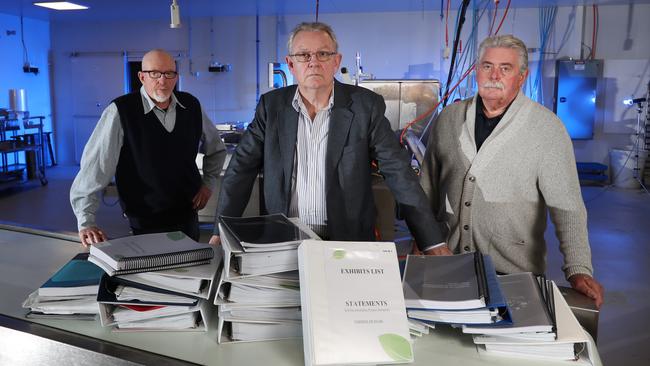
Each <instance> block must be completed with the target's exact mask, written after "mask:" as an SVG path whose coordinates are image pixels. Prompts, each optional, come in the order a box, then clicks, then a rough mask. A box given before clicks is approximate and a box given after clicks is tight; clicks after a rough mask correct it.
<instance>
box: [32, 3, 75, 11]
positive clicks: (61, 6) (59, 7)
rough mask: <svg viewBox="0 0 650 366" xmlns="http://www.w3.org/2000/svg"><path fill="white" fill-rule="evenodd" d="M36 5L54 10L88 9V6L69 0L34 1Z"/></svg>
mask: <svg viewBox="0 0 650 366" xmlns="http://www.w3.org/2000/svg"><path fill="white" fill-rule="evenodd" d="M34 5H36V6H42V7H44V8H49V9H54V10H85V9H88V7H87V6H83V5H79V4H75V3H71V2H69V1H48V2H39V3H34Z"/></svg>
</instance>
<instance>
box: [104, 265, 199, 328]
mask: <svg viewBox="0 0 650 366" xmlns="http://www.w3.org/2000/svg"><path fill="white" fill-rule="evenodd" d="M97 301H98V302H99V304H100V306H99V310H100V311H99V315H100V319H101V323H102V325H103V326H112V327H114V329H113V330H114V331H170V330H175V331H206V330H207V324H208V323H209V319H208V318H209V311H208V310H209V309H208V304H209V302H208V301H207V300H205V299H200V298H198V297H196V296H189V295H185V294H180V293H177V292H172V291H168V290H164V289H161V288H158V287H150V286H146V285H143V284H140V283H137V282H131V281H128V280H125V279H123V278H120V277H110V276H108V275H106V274H105V275H104V276H103V277H102V280H101V283H100V288H99V293H98V294H97Z"/></svg>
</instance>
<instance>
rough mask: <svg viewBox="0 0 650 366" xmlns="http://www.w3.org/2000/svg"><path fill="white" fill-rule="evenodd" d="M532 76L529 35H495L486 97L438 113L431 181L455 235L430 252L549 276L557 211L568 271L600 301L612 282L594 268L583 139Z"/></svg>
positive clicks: (483, 59)
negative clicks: (541, 95) (529, 89)
mask: <svg viewBox="0 0 650 366" xmlns="http://www.w3.org/2000/svg"><path fill="white" fill-rule="evenodd" d="M527 74H528V54H527V50H526V46H525V45H524V43H523V42H522V41H521V40H519V39H517V38H515V37H513V36H511V35H505V36H493V37H489V38H487V39H485V40H484V41H483V42H482V43H481V46H480V48H479V58H478V62H477V64H476V77H477V83H478V88H479V89H478V95H476V96H474V97H473V98H471V99H468V100H464V101H462V102H460V103H455V104H452V105H450V106H448V107H447V108H445V109H444V110H443V111H442V113H441V114H440V116H439V117H438V119H437V120H436V123H435V126H434V127H433V130H432V132H431V135H430V138H429V143H428V150H427V153H426V155H425V161H424V163H423V172H422V180H421V184H422V186H423V188H424V191H425V193H426V194H427V197H428V199H429V202H430V204H431V207H432V209H433V210H434V212H435V214H436V216H437V219H438V221H441V222H446V223H447V228H448V233H447V244H442V245H440V246H438V247H436V248H434V249H431V250H429V251H427V254H437V255H448V254H452V253H465V252H470V251H480V252H481V253H484V254H489V255H490V256H491V257H492V260H493V261H494V264H495V266H496V269H497V271H499V272H503V273H512V272H522V271H529V272H533V273H536V274H542V273H544V272H545V270H546V242H545V241H544V231H545V229H546V224H547V219H546V217H547V213H550V216H551V220H552V221H553V223H554V224H555V228H556V235H557V237H558V239H559V242H560V251H561V252H562V254H563V255H564V266H563V267H562V269H563V270H564V273H565V276H566V278H567V279H568V280H569V282H570V283H571V286H572V287H573V288H575V289H576V290H578V291H580V292H582V293H584V294H586V295H587V296H589V297H591V298H593V299H594V300H595V302H596V305H597V306H600V305H601V304H602V301H603V288H602V286H601V285H600V284H599V283H598V282H597V281H596V280H595V279H594V278H593V275H592V273H593V268H592V265H591V250H590V248H589V241H588V238H587V213H586V209H585V206H584V203H583V201H582V196H581V193H580V185H579V182H578V176H577V171H576V164H575V158H574V153H573V146H572V144H571V140H570V138H569V136H568V134H567V132H566V130H565V128H564V126H563V124H562V122H561V121H560V120H559V119H558V118H557V116H556V115H555V114H553V113H552V112H551V111H549V110H548V109H546V108H544V107H543V106H542V105H540V104H538V103H535V102H533V101H532V100H530V99H529V98H527V97H526V96H525V95H524V94H523V93H522V92H521V86H522V85H523V83H524V81H525V80H526V76H527Z"/></svg>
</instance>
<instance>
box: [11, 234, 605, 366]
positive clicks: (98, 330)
mask: <svg viewBox="0 0 650 366" xmlns="http://www.w3.org/2000/svg"><path fill="white" fill-rule="evenodd" d="M71 240H72V238H71ZM80 251H82V249H81V247H80V245H79V243H76V242H73V241H69V240H66V238H65V236H60V237H59V238H52V237H48V236H46V235H43V234H42V233H41V234H39V233H24V232H17V231H13V230H11V229H6V228H5V229H0V294H1V295H0V314H1V315H0V364H2V365H14V364H19V365H21V366H24V365H41V364H42V365H45V364H48V365H53V364H91V361H92V363H93V364H95V365H114V364H124V365H129V364H132V363H141V364H156V365H166V364H169V365H174V364H188V363H196V364H203V365H260V364H263V365H302V364H303V352H302V342H301V340H299V339H294V340H284V341H273V342H255V343H232V344H222V345H219V344H217V341H216V329H214V328H216V327H214V326H213V327H212V329H211V330H209V331H208V332H206V333H200V332H138V333H113V332H111V331H110V329H109V328H103V327H102V326H101V325H100V324H99V321H98V320H97V321H76V320H75V321H72V320H33V319H30V320H26V319H25V318H24V314H25V313H26V309H23V308H21V303H22V302H23V300H24V299H25V298H26V297H27V295H28V294H29V293H30V292H31V291H33V290H34V289H36V288H38V287H39V286H40V285H41V284H43V283H44V282H45V281H46V280H47V279H48V278H49V277H50V276H51V275H52V274H54V273H55V272H56V271H57V270H58V269H59V268H60V267H61V266H62V265H63V264H65V263H66V262H67V261H68V260H69V259H70V258H72V257H73V256H74V255H75V254H76V253H78V252H80ZM213 318H216V317H213ZM414 352H415V362H414V363H413V365H431V364H435V365H454V366H458V365H462V366H473V365H477V366H478V365H481V366H486V365H532V366H542V365H544V366H547V365H555V364H557V365H573V363H566V362H564V363H563V362H558V363H552V362H548V361H536V360H523V359H514V358H513V359H510V358H504V357H498V356H491V355H485V354H479V353H478V352H477V349H476V347H475V346H474V344H473V343H472V340H471V337H470V336H467V335H462V334H460V331H458V330H453V329H448V328H443V329H436V330H435V331H433V332H432V334H429V335H428V336H424V337H423V338H420V339H418V340H416V341H415V345H414ZM596 358H597V359H596V360H595V364H596V365H601V361H600V358H599V357H598V355H596Z"/></svg>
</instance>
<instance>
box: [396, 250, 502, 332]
mask: <svg viewBox="0 0 650 366" xmlns="http://www.w3.org/2000/svg"><path fill="white" fill-rule="evenodd" d="M402 286H403V291H404V301H405V303H406V308H407V314H408V316H409V318H412V319H416V320H420V321H424V322H432V323H448V324H492V323H500V322H509V321H510V317H509V313H508V307H507V304H506V301H505V299H504V297H503V295H502V292H501V289H500V287H499V283H498V282H497V280H496V271H495V269H494V266H493V265H492V261H491V259H490V257H489V256H484V255H481V254H479V253H467V254H460V255H453V256H421V255H409V256H408V257H407V259H406V268H405V270H404V280H403V282H402Z"/></svg>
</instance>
